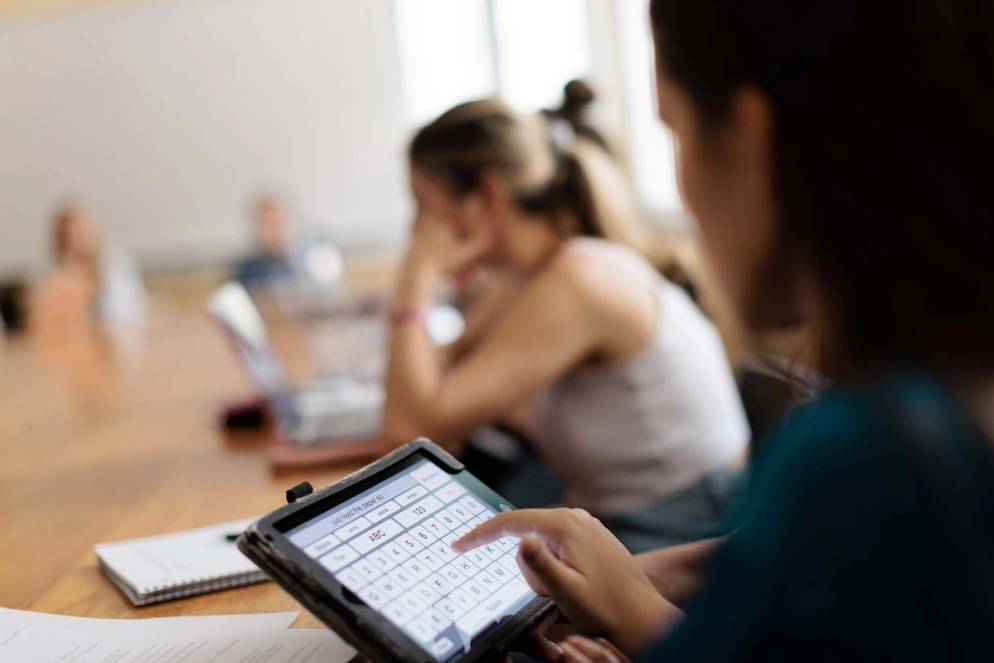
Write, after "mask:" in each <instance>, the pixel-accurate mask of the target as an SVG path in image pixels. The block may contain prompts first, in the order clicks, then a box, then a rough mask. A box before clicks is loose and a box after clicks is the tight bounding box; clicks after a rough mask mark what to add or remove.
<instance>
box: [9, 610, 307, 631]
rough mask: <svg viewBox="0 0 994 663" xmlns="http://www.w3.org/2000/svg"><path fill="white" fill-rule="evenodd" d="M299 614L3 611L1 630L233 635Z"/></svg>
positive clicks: (278, 624) (288, 620)
mask: <svg viewBox="0 0 994 663" xmlns="http://www.w3.org/2000/svg"><path fill="white" fill-rule="evenodd" d="M299 616H300V613H299V612H275V613H262V614H254V615H217V616H209V617H157V618H150V619H92V618H89V617H67V616H65V615H50V614H47V613H43V612H27V611H25V610H11V609H9V608H0V630H2V631H4V632H9V631H12V630H19V629H26V628H42V629H44V628H56V629H62V630H67V631H87V632H90V633H95V632H104V631H148V632H157V633H158V632H161V631H213V632H216V633H233V632H236V631H237V632H242V631H261V630H267V629H280V628H286V627H288V626H290V624H292V623H293V622H294V620H295V619H297V617H299Z"/></svg>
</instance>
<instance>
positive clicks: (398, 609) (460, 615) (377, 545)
mask: <svg viewBox="0 0 994 663" xmlns="http://www.w3.org/2000/svg"><path fill="white" fill-rule="evenodd" d="M512 508H513V507H512V506H511V505H510V504H509V503H508V502H507V501H506V500H504V499H503V498H501V497H500V496H499V495H497V494H496V493H494V492H493V491H492V490H490V489H489V488H487V487H486V486H485V485H484V484H483V483H481V482H480V481H479V480H478V479H476V478H475V477H474V476H472V475H471V474H470V473H469V472H467V471H466V469H465V468H464V467H463V465H462V464H461V463H459V461H457V460H456V459H455V458H453V457H452V456H451V455H449V454H448V453H446V452H445V451H443V450H442V449H441V448H439V447H438V446H436V445H434V444H433V443H431V442H429V441H427V440H417V441H415V442H412V443H411V444H409V445H407V446H406V447H403V448H401V449H398V450H397V451H395V452H394V453H392V454H390V455H389V456H387V457H385V458H383V459H382V460H380V461H378V462H376V463H373V464H372V465H370V466H368V467H366V468H365V469H363V470H361V471H359V472H357V473H356V474H354V475H352V476H350V477H347V478H346V479H343V480H342V481H340V482H338V483H336V484H333V485H331V486H329V487H327V488H325V489H324V490H322V491H320V492H317V493H315V494H313V495H310V496H308V497H306V498H304V499H302V500H301V501H298V502H296V503H294V504H290V505H288V506H286V507H283V508H282V509H279V510H278V511H276V512H274V513H272V514H270V515H268V516H266V517H264V518H262V519H261V520H259V521H258V522H256V523H254V524H253V525H252V526H250V527H249V528H248V530H246V532H245V533H244V534H243V535H242V536H241V538H240V539H239V542H238V545H239V548H240V549H241V550H242V551H243V552H244V553H245V554H246V555H247V556H248V557H249V558H250V559H252V560H253V561H255V562H256V564H258V565H259V567H260V568H262V570H263V571H265V572H266V573H268V574H269V575H270V576H271V577H272V578H273V579H274V580H275V581H276V582H277V583H279V584H280V585H281V586H283V588H284V589H286V590H287V591H288V592H289V593H290V594H292V595H293V596H294V597H295V598H297V599H298V600H299V601H300V602H301V603H303V605H304V606H305V607H306V608H308V609H309V610H310V611H311V612H313V613H314V614H315V615H316V616H317V617H318V618H319V619H321V620H322V621H323V622H324V623H326V624H327V625H328V626H329V627H331V628H332V629H333V630H334V631H336V632H337V633H339V634H340V635H341V636H342V637H343V638H344V639H345V640H346V641H348V642H349V643H350V644H352V645H353V646H354V647H356V649H358V650H359V651H360V652H361V653H363V654H364V655H365V656H366V657H368V658H370V659H372V660H374V661H384V662H386V661H426V662H445V663H448V662H455V661H458V662H462V661H478V660H489V658H490V657H492V656H494V655H495V654H496V652H498V651H499V650H500V649H501V648H502V647H503V646H504V645H506V644H507V643H508V642H510V641H511V640H513V639H514V638H516V637H518V636H519V635H521V634H522V633H523V632H524V631H526V630H527V629H529V628H531V627H533V626H535V625H537V624H538V622H540V621H541V619H542V618H543V617H544V616H545V615H546V614H547V613H548V611H549V610H550V609H551V604H550V602H549V601H548V600H547V599H543V598H541V597H539V596H537V595H536V594H535V593H534V592H533V591H532V590H531V589H530V588H529V587H528V585H527V584H526V582H525V580H524V578H523V576H522V574H521V571H520V569H519V568H518V564H517V561H516V555H517V548H518V542H517V540H515V539H513V538H510V537H505V538H503V539H500V540H498V541H495V542H493V543H491V544H488V545H485V546H482V547H480V548H478V549H476V550H473V551H470V552H469V553H467V554H464V555H459V554H456V553H455V552H453V551H452V549H451V547H450V545H451V543H452V542H453V541H455V540H456V539H458V538H459V537H461V536H462V535H464V534H465V533H466V532H469V531H470V530H471V529H472V528H474V527H475V526H477V525H479V524H480V523H482V522H484V521H486V520H487V519H489V518H492V517H493V516H494V515H495V514H496V513H497V512H500V511H507V510H510V509H512Z"/></svg>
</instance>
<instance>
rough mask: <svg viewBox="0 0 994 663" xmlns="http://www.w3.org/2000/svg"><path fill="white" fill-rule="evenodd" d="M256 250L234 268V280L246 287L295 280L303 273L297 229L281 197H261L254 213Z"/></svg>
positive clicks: (257, 286) (253, 224) (253, 223)
mask: <svg viewBox="0 0 994 663" xmlns="http://www.w3.org/2000/svg"><path fill="white" fill-rule="evenodd" d="M252 226H253V233H254V248H253V253H252V255H251V256H249V257H248V258H246V259H244V260H243V261H241V262H240V263H239V264H238V265H237V266H236V268H235V273H234V279H235V280H236V281H238V282H239V283H241V284H242V285H243V286H245V287H246V288H259V287H265V286H269V285H272V284H274V283H279V282H281V281H293V280H295V279H296V278H298V276H299V275H300V266H299V263H298V260H297V256H296V248H295V244H294V228H293V224H292V223H291V222H290V217H289V215H288V214H287V210H286V207H285V206H284V204H283V203H282V202H281V201H280V199H279V198H277V197H276V196H273V195H265V196H262V197H261V198H259V199H258V200H257V201H256V203H255V205H254V208H253V212H252Z"/></svg>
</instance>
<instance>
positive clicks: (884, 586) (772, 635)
mask: <svg viewBox="0 0 994 663" xmlns="http://www.w3.org/2000/svg"><path fill="white" fill-rule="evenodd" d="M767 448H768V451H767V453H766V457H765V458H763V459H760V461H758V462H757V464H756V468H755V470H754V474H753V485H752V488H751V495H750V499H749V502H748V506H747V507H746V511H745V513H744V514H742V515H743V516H744V518H743V520H742V521H741V522H743V525H742V526H741V528H740V529H739V530H738V531H737V532H736V533H735V534H734V535H733V536H732V537H731V539H730V541H729V542H728V543H727V544H726V545H725V546H723V548H722V549H721V550H720V551H719V552H718V553H717V554H716V556H715V558H714V559H713V561H712V563H711V568H710V572H709V575H708V580H707V582H706V584H705V586H704V587H703V589H702V590H701V592H700V593H699V595H698V596H697V597H696V598H695V599H694V601H693V602H692V604H691V605H690V606H688V610H687V615H686V618H685V619H684V620H683V621H682V622H681V623H680V625H678V626H677V627H676V629H675V630H674V631H673V632H672V633H671V634H670V636H669V637H668V638H666V639H665V640H664V641H662V642H660V643H659V644H657V645H656V646H655V647H653V648H651V649H650V650H649V651H648V652H647V653H646V654H645V655H644V656H643V660H645V661H659V662H665V663H678V662H689V661H694V662H695V663H710V662H717V661H722V662H728V661H791V662H795V661H805V662H807V661H853V660H859V661H864V660H869V661H930V662H938V661H960V660H963V661H979V660H984V661H990V660H994V453H992V450H994V447H991V446H990V444H989V440H988V439H987V438H985V436H984V435H982V434H981V433H980V432H979V429H978V428H976V427H975V425H974V424H973V423H972V421H971V418H970V417H969V416H967V415H966V414H965V413H964V412H963V411H962V410H961V409H960V407H959V405H958V404H957V403H956V402H955V400H954V399H953V398H952V397H951V395H950V393H949V392H948V391H946V390H945V389H943V388H942V386H941V385H939V384H937V383H936V382H934V381H931V380H929V379H925V378H922V377H900V378H889V379H886V380H878V381H874V382H872V383H866V384H863V385H860V386H858V387H853V388H848V389H837V390H834V391H831V392H829V393H827V394H826V395H825V396H823V397H822V398H820V399H819V400H818V401H816V402H815V403H813V404H811V405H809V406H807V407H804V408H802V409H800V410H798V411H797V412H795V413H794V414H793V415H791V417H790V418H789V419H788V420H787V421H786V422H785V423H784V424H783V425H782V427H781V428H780V430H779V431H778V432H777V433H776V434H775V435H774V437H773V439H772V440H771V443H770V445H769V446H768V447H767Z"/></svg>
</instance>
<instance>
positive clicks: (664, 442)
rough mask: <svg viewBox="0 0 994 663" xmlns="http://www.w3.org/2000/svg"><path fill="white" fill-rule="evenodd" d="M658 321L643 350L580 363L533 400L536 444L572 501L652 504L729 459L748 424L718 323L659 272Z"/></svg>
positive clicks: (591, 505)
mask: <svg viewBox="0 0 994 663" xmlns="http://www.w3.org/2000/svg"><path fill="white" fill-rule="evenodd" d="M656 293H657V297H658V303H659V323H658V327H657V330H656V333H655V336H654V338H653V339H652V341H651V342H650V343H649V345H648V346H647V347H646V348H644V349H643V350H642V351H641V352H639V353H638V354H637V355H636V356H634V357H632V358H630V359H628V360H626V361H624V362H622V363H616V364H607V365H601V366H594V367H589V368H581V369H579V370H576V371H574V372H572V373H571V374H569V375H567V376H565V377H564V378H562V379H560V380H559V381H558V382H556V383H555V384H553V385H552V386H550V387H549V388H547V389H546V390H545V391H544V392H543V393H541V394H540V395H539V396H538V398H537V399H536V402H535V409H534V413H533V414H534V421H535V424H536V427H537V433H538V439H537V440H536V442H537V444H538V445H539V446H540V448H541V451H542V455H543V456H544V457H545V459H546V462H548V463H549V465H550V466H551V467H552V468H553V469H554V470H555V471H557V472H558V473H559V474H560V475H561V476H562V477H563V479H565V481H566V484H567V492H566V500H567V503H568V504H569V505H570V506H576V507H582V508H584V509H587V510H589V511H591V512H593V513H597V514H601V515H609V514H615V513H620V512H627V511H630V510H633V509H638V508H640V507H644V506H646V505H648V504H651V503H653V502H655V501H658V500H660V499H663V498H665V497H667V496H669V495H672V494H673V493H675V492H677V491H679V490H681V489H683V488H686V487H688V486H690V485H691V484H693V483H694V482H695V481H697V480H698V479H699V478H701V477H702V476H703V475H705V474H707V473H709V472H711V471H714V470H717V469H720V468H723V467H727V466H728V465H730V464H731V463H732V462H734V461H735V460H736V459H737V458H739V457H740V456H741V455H742V454H743V452H744V451H745V449H746V445H747V444H748V440H749V436H750V432H749V425H748V423H747V422H746V417H745V413H744V411H743V408H742V402H741V400H740V398H739V394H738V390H737V388H736V384H735V379H734V377H733V375H732V370H731V367H730V366H729V363H728V359H727V355H726V354H725V349H724V346H723V344H722V342H721V338H720V336H719V334H718V332H717V330H716V329H715V327H714V325H712V323H711V322H710V321H709V320H708V319H707V317H705V316H704V314H703V313H702V312H701V311H700V309H698V307H697V305H696V304H694V302H693V301H692V300H691V299H690V298H689V297H688V296H687V294H686V293H685V292H684V291H683V290H682V289H681V288H679V287H677V286H675V285H673V284H672V283H670V282H669V281H666V280H665V279H663V278H661V277H660V278H658V284H657V286H656Z"/></svg>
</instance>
